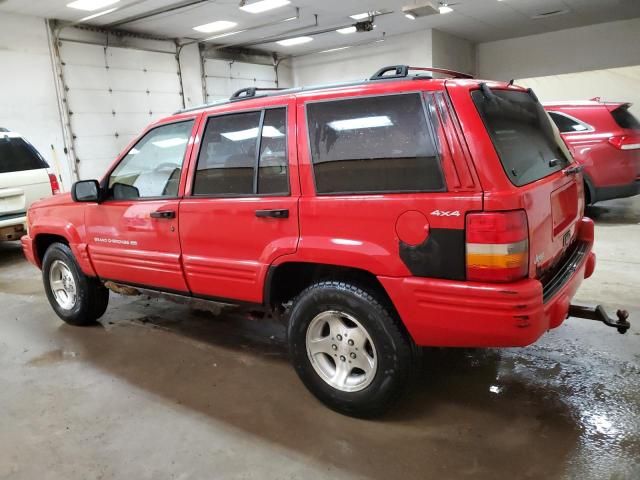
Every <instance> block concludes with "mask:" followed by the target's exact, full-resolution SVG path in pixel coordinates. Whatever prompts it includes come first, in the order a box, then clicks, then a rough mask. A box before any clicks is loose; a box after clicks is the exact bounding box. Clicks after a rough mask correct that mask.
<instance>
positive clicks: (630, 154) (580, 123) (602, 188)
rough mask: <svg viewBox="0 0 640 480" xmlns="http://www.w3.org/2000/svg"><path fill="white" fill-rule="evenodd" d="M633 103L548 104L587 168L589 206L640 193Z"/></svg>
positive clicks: (639, 142) (639, 143)
mask: <svg viewBox="0 0 640 480" xmlns="http://www.w3.org/2000/svg"><path fill="white" fill-rule="evenodd" d="M630 106H631V104H630V103H622V102H602V101H600V99H598V98H594V99H592V100H586V101H575V102H555V103H545V104H544V108H545V109H546V110H547V112H549V115H550V116H551V118H552V119H553V121H554V122H555V123H556V125H557V126H558V129H559V130H560V133H561V134H562V138H563V139H564V141H565V142H566V143H567V145H568V146H569V148H570V150H571V152H572V154H573V157H574V158H575V159H576V161H577V162H578V163H579V164H580V165H583V166H584V171H583V175H584V183H585V199H586V203H587V204H588V205H589V204H594V203H596V202H599V201H602V200H610V199H612V198H622V197H630V196H633V195H637V194H638V193H640V122H639V121H638V119H636V118H635V117H634V116H633V114H632V113H631V112H630V111H629V107H630Z"/></svg>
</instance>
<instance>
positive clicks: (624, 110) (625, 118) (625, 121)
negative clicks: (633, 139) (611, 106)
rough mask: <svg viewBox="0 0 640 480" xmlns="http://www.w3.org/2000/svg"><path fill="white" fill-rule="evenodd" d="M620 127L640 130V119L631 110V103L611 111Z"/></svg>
mask: <svg viewBox="0 0 640 480" xmlns="http://www.w3.org/2000/svg"><path fill="white" fill-rule="evenodd" d="M611 116H612V117H613V119H614V120H615V121H616V123H617V124H618V126H619V127H621V128H628V129H631V130H640V121H638V119H637V118H636V117H634V116H633V114H632V113H631V112H630V111H629V105H623V106H621V107H619V108H616V109H615V110H614V111H612V112H611Z"/></svg>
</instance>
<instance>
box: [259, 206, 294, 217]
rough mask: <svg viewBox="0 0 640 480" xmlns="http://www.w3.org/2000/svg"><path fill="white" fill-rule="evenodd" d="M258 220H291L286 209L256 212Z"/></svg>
mask: <svg viewBox="0 0 640 480" xmlns="http://www.w3.org/2000/svg"><path fill="white" fill-rule="evenodd" d="M256 217H258V218H289V210H287V209H286V208H283V209H275V210H256Z"/></svg>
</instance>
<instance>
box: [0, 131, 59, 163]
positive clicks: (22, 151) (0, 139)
mask: <svg viewBox="0 0 640 480" xmlns="http://www.w3.org/2000/svg"><path fill="white" fill-rule="evenodd" d="M40 168H49V166H48V165H47V162H45V161H44V159H43V158H42V157H41V156H40V154H38V152H37V151H36V149H35V148H33V147H32V146H31V145H30V144H29V143H27V142H25V141H24V140H23V139H22V138H20V137H15V136H9V135H2V134H0V173H8V172H21V171H23V170H37V169H40Z"/></svg>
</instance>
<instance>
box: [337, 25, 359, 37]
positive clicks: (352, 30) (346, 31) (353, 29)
mask: <svg viewBox="0 0 640 480" xmlns="http://www.w3.org/2000/svg"><path fill="white" fill-rule="evenodd" d="M356 30H357V29H356V27H355V25H353V26H351V27H345V28H339V29H337V30H336V32H338V33H341V34H343V35H347V34H349V33H356Z"/></svg>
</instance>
